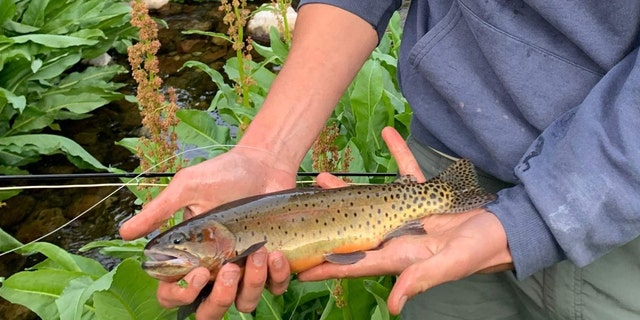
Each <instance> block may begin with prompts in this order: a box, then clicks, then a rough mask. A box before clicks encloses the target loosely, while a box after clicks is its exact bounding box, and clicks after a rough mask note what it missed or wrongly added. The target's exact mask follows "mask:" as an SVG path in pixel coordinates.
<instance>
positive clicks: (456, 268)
mask: <svg viewBox="0 0 640 320" xmlns="http://www.w3.org/2000/svg"><path fill="white" fill-rule="evenodd" d="M458 258H459V255H457V254H456V253H455V252H451V250H447V251H442V252H440V253H439V254H436V255H434V256H433V257H432V258H430V259H426V260H423V261H420V262H418V263H415V264H413V265H411V266H409V267H407V268H406V269H405V270H404V271H403V272H402V273H401V274H400V276H399V277H398V279H397V280H396V283H395V284H394V285H393V288H392V289H391V292H390V293H389V298H388V299H387V304H388V305H387V306H388V307H389V312H390V313H391V314H400V312H401V311H402V308H403V307H404V304H405V303H406V302H407V300H408V299H410V298H411V297H413V296H415V295H417V294H418V293H421V292H424V291H427V290H428V289H430V288H433V287H435V286H436V285H439V284H442V283H445V282H448V281H452V280H457V279H461V278H462V277H464V276H466V275H467V274H466V273H464V271H466V270H465V268H463V267H461V266H464V263H463V262H458V260H459V259H458Z"/></svg>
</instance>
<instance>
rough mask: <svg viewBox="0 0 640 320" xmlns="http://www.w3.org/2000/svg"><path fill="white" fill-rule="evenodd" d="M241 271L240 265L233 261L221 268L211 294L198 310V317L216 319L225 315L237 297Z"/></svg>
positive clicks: (209, 319)
mask: <svg viewBox="0 0 640 320" xmlns="http://www.w3.org/2000/svg"><path fill="white" fill-rule="evenodd" d="M241 271H242V270H241V269H240V267H238V266H237V265H235V264H233V263H228V264H226V265H224V266H222V268H220V272H218V275H217V276H216V280H215V282H214V283H215V285H214V286H213V290H212V291H211V294H210V295H209V296H208V297H207V298H206V299H205V301H203V302H202V304H201V305H200V307H199V308H198V310H197V311H196V319H207V320H214V319H222V317H224V314H225V313H226V312H227V309H229V307H231V305H232V304H233V302H234V300H235V298H236V294H237V292H238V283H239V282H240V273H241Z"/></svg>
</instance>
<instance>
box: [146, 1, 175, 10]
mask: <svg viewBox="0 0 640 320" xmlns="http://www.w3.org/2000/svg"><path fill="white" fill-rule="evenodd" d="M145 2H146V3H147V8H149V9H151V10H157V9H160V8H162V7H163V6H164V5H165V4H167V3H169V0H145Z"/></svg>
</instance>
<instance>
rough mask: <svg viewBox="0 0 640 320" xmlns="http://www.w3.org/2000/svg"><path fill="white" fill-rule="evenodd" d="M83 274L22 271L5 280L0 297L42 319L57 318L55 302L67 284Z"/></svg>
mask: <svg viewBox="0 0 640 320" xmlns="http://www.w3.org/2000/svg"><path fill="white" fill-rule="evenodd" d="M83 275H84V274H83V273H81V272H73V271H68V270H48V269H47V270H36V271H23V272H19V273H16V274H14V275H12V276H11V277H9V278H7V279H6V280H5V281H4V282H3V283H2V287H0V297H2V298H4V299H6V300H8V301H9V302H11V303H17V304H21V305H24V306H26V307H28V308H29V309H31V310H32V311H33V312H35V313H36V314H37V315H38V316H40V318H42V319H57V318H58V317H59V313H58V308H57V307H56V304H55V300H56V299H58V298H59V297H60V295H61V294H62V292H63V290H64V288H65V287H66V286H67V284H68V283H69V282H70V281H71V280H73V279H76V278H78V277H82V276H83Z"/></svg>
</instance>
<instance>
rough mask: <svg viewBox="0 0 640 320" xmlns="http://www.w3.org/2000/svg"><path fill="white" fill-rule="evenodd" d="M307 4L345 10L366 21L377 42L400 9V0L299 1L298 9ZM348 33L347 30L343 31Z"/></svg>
mask: <svg viewBox="0 0 640 320" xmlns="http://www.w3.org/2000/svg"><path fill="white" fill-rule="evenodd" d="M308 3H324V4H329V5H332V6H335V7H338V8H342V9H344V10H347V11H349V12H351V13H353V14H355V15H357V16H359V17H360V18H362V19H364V20H365V21H367V22H368V23H369V24H371V26H372V27H373V28H374V29H375V30H376V32H377V33H378V41H379V40H380V39H382V36H383V35H384V32H385V30H386V28H387V25H388V24H389V19H391V16H392V15H393V12H394V11H396V10H397V9H398V8H400V5H401V4H402V0H384V1H368V0H365V1H363V0H347V1H344V0H342V1H340V0H301V1H300V5H299V6H298V7H302V6H303V5H305V4H308ZM345 32H348V30H345Z"/></svg>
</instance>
